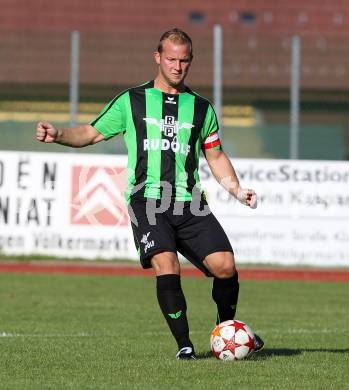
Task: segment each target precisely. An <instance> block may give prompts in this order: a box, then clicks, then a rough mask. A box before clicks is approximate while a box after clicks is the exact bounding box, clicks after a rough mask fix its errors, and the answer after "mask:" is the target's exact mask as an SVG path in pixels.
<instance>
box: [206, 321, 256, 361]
mask: <svg viewBox="0 0 349 390" xmlns="http://www.w3.org/2000/svg"><path fill="white" fill-rule="evenodd" d="M253 346H254V336H253V332H252V330H251V328H250V327H249V326H248V325H246V324H245V323H244V322H242V321H237V320H229V321H224V322H221V323H220V324H218V325H217V326H216V327H215V328H214V329H213V331H212V333H211V349H212V352H213V354H214V355H215V357H216V358H217V359H220V360H241V359H244V358H246V357H247V356H249V355H250V354H251V352H252V351H253Z"/></svg>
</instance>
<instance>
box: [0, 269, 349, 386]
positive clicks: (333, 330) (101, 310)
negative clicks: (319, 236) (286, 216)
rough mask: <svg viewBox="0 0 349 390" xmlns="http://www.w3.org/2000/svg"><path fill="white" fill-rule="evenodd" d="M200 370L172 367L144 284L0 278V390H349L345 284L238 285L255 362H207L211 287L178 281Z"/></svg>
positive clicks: (170, 347)
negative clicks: (258, 342) (256, 343)
mask: <svg viewBox="0 0 349 390" xmlns="http://www.w3.org/2000/svg"><path fill="white" fill-rule="evenodd" d="M182 284H183V289H184V292H185V294H186V297H187V304H188V316H189V321H190V328H191V332H192V336H191V337H192V341H193V342H194V344H195V346H196V350H197V353H198V355H199V359H198V360H197V361H189V362H185V361H177V360H175V353H176V345H175V343H174V340H173V339H172V336H170V334H169V331H168V330H167V326H166V324H165V320H164V319H163V317H162V315H161V313H160V310H159V308H158V304H157V301H156V297H155V281H154V279H152V278H147V277H97V276H64V275H22V274H20V275H15V274H1V275H0V302H1V305H0V389H128V390H130V389H200V390H203V389H328V388H331V389H349V370H348V367H349V338H348V334H349V329H348V328H349V326H348V324H349V311H348V297H349V284H348V283H319V282H306V283H305V282H294V281H289V282H288V281H287V282H286V281H280V282H278V281H272V282H270V281H242V282H241V290H240V291H241V292H240V301H239V307H238V312H237V316H236V318H237V319H240V320H243V321H245V322H247V323H248V324H249V325H250V326H251V327H252V329H254V330H255V331H256V332H257V333H259V334H260V335H261V336H262V337H263V338H264V340H265V343H266V347H265V349H264V351H262V352H260V353H259V354H258V355H255V356H254V357H252V358H250V359H248V360H244V361H239V362H222V361H218V360H216V359H215V358H214V357H212V356H211V355H210V353H209V336H210V331H211V330H212V328H213V325H214V319H215V307H214V304H213V301H212V300H211V280H208V279H206V280H205V279H194V278H193V279H192V278H185V279H183V282H182Z"/></svg>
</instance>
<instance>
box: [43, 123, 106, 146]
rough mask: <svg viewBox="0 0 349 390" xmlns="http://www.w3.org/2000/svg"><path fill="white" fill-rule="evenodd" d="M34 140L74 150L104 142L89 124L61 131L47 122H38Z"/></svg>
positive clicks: (101, 136)
mask: <svg viewBox="0 0 349 390" xmlns="http://www.w3.org/2000/svg"><path fill="white" fill-rule="evenodd" d="M36 139H37V140H38V141H40V142H45V143H52V142H55V143H57V144H61V145H66V146H71V147H74V148H82V147H84V146H87V145H93V144H96V143H97V142H100V141H102V140H104V136H103V135H102V134H101V133H99V132H98V131H97V130H96V129H95V128H94V127H93V126H91V125H89V124H86V125H80V126H76V127H72V128H68V129H62V128H57V127H55V126H53V125H52V124H51V123H49V122H39V123H38V124H37V127H36Z"/></svg>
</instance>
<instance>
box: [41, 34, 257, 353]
mask: <svg viewBox="0 0 349 390" xmlns="http://www.w3.org/2000/svg"><path fill="white" fill-rule="evenodd" d="M154 59H155V62H156V64H157V65H158V73H157V76H156V78H155V79H154V80H152V81H149V82H147V83H145V84H143V85H140V86H137V87H133V88H130V89H128V90H126V91H124V92H122V93H121V94H119V95H118V96H116V97H115V98H114V99H113V100H112V101H111V102H110V103H109V104H108V105H107V106H106V107H105V108H104V109H103V110H102V112H101V114H100V115H99V116H98V117H97V118H96V119H94V120H93V121H92V122H91V123H90V124H85V125H81V126H76V127H74V128H68V129H61V128H56V127H55V126H53V125H52V124H50V123H48V122H39V123H38V125H37V129H36V139H37V140H38V141H41V142H47V143H50V142H56V143H59V144H62V145H67V146H71V147H83V146H86V145H91V144H95V143H97V142H100V141H102V140H107V139H109V138H111V137H113V136H115V135H117V134H120V133H123V135H124V139H125V143H126V146H127V149H128V166H127V170H128V185H127V189H126V193H125V195H126V200H127V203H128V205H129V214H130V218H131V224H132V229H133V235H134V240H135V244H136V247H137V249H138V253H139V256H140V261H141V264H142V266H143V267H144V268H151V267H152V268H153V270H154V272H155V275H156V279H157V283H156V290H157V298H158V302H159V305H160V308H161V311H162V313H163V315H164V317H165V319H166V321H167V323H168V326H169V328H170V330H171V332H172V334H173V336H174V338H175V339H176V341H177V344H178V352H177V354H176V358H177V359H195V351H194V346H193V344H192V342H191V340H190V337H189V326H188V320H187V314H186V312H187V304H186V300H185V297H184V294H183V291H182V288H181V279H180V263H179V261H178V255H177V253H178V252H179V253H181V254H182V255H183V256H184V257H185V258H187V259H188V260H189V261H190V262H191V263H193V264H194V265H195V266H196V267H198V268H199V269H200V270H201V271H203V272H204V273H205V274H206V275H207V276H213V287H212V297H213V300H214V302H215V303H216V305H217V312H218V314H217V323H219V322H223V321H226V320H230V319H233V318H234V315H235V311H236V305H237V301H238V294H239V282H238V273H237V271H236V268H235V262H234V252H233V249H232V247H231V244H230V242H229V240H228V237H227V235H226V233H225V232H224V230H223V228H222V227H221V225H220V224H219V222H218V221H217V219H216V218H215V217H214V215H213V214H212V213H211V211H210V209H209V207H208V205H207V203H206V200H205V197H204V196H203V193H202V189H201V187H200V179H199V174H198V164H199V156H200V152H201V151H202V152H203V154H204V156H205V158H206V160H207V163H208V165H209V167H210V169H211V171H212V174H213V175H214V177H215V178H216V179H217V180H218V182H220V183H221V184H222V185H223V186H224V187H225V188H226V189H227V191H229V193H230V194H231V195H232V196H234V197H235V198H237V199H238V200H239V201H240V202H241V203H242V204H244V205H246V206H248V207H252V208H253V207H255V205H256V201H257V199H256V194H255V192H254V191H253V190H251V189H242V188H241V187H240V184H239V180H238V178H237V175H236V173H235V170H234V168H233V166H232V164H231V162H230V160H229V159H228V157H227V156H226V154H225V153H224V152H223V150H222V146H221V142H220V138H219V133H218V123H217V119H216V115H215V112H214V110H213V108H212V105H211V104H210V102H209V101H208V100H206V99H204V98H203V97H201V96H199V95H198V94H196V93H195V92H193V91H192V90H191V89H189V88H188V87H187V86H186V85H185V84H184V80H185V78H186V76H187V74H188V71H189V68H190V66H191V63H192V59H193V47H192V41H191V39H190V37H189V36H188V35H187V34H186V33H185V32H183V31H181V30H179V29H177V28H175V29H172V30H169V31H167V32H165V33H164V34H163V35H162V37H161V38H160V42H159V45H158V48H157V50H156V52H155V53H154ZM254 341H255V351H257V350H260V349H261V348H262V347H263V344H264V343H263V341H262V340H261V339H260V337H258V336H257V335H255V339H254Z"/></svg>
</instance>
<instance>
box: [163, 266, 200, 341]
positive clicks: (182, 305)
mask: <svg viewBox="0 0 349 390" xmlns="http://www.w3.org/2000/svg"><path fill="white" fill-rule="evenodd" d="M156 290H157V297H158V301H159V305H160V308H161V311H162V314H163V315H164V317H165V319H166V321H167V324H168V326H169V327H170V330H171V332H172V334H173V336H174V338H175V339H176V341H177V344H178V349H181V348H183V347H193V344H192V343H191V341H190V339H189V326H188V319H187V304H186V301H185V297H184V294H183V291H182V287H181V280H180V276H179V275H176V274H168V275H160V276H157V278H156Z"/></svg>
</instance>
